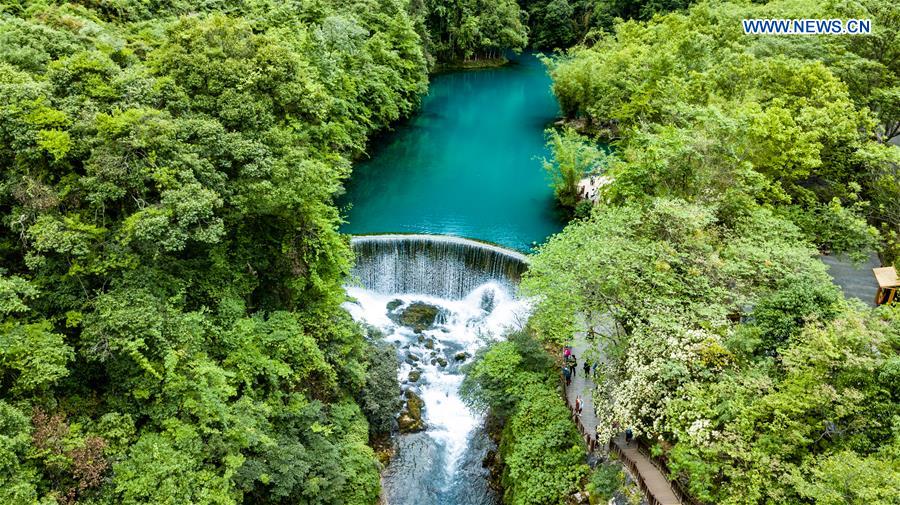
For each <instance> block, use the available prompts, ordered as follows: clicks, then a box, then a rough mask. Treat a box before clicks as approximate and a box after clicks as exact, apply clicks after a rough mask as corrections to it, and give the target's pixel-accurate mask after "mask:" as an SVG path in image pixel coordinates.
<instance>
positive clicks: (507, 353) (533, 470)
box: [461, 331, 589, 505]
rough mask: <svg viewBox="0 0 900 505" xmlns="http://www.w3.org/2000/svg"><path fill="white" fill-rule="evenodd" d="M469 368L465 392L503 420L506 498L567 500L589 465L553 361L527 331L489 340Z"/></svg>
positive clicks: (523, 501)
mask: <svg viewBox="0 0 900 505" xmlns="http://www.w3.org/2000/svg"><path fill="white" fill-rule="evenodd" d="M467 367H468V369H467V370H468V372H467V374H466V378H465V379H464V381H463V385H462V388H461V392H462V395H463V397H464V398H465V399H466V401H467V402H468V403H470V404H471V405H472V406H474V407H476V408H481V409H489V410H490V412H491V414H492V415H495V416H497V417H498V418H499V419H500V420H501V422H503V423H504V427H503V434H502V436H501V439H500V457H501V459H502V462H503V475H502V483H503V487H504V501H505V502H506V503H515V504H535V505H536V504H544V503H559V504H562V503H566V500H567V498H568V497H569V496H570V495H571V494H572V493H573V492H575V491H576V490H578V489H579V488H580V486H581V481H582V480H583V478H584V477H585V476H586V475H587V474H588V472H589V469H588V467H587V465H585V464H584V447H582V443H581V441H580V438H579V436H578V432H577V431H576V429H575V425H574V424H573V423H572V421H571V419H570V413H569V409H568V407H567V406H566V405H565V403H564V402H563V400H562V398H561V397H560V395H559V392H558V391H557V384H558V375H557V373H556V368H555V366H554V364H553V360H552V359H551V358H550V356H548V354H547V352H546V351H545V350H544V349H543V348H542V347H541V345H540V343H538V342H537V341H536V340H535V339H534V337H533V336H532V335H530V334H529V333H528V332H527V331H525V332H519V333H512V334H510V335H509V336H508V338H507V340H506V341H502V342H496V343H494V344H491V345H490V346H489V347H488V348H487V349H485V350H482V351H480V352H479V355H478V356H476V358H475V360H474V361H473V362H472V363H471V364H469V365H467Z"/></svg>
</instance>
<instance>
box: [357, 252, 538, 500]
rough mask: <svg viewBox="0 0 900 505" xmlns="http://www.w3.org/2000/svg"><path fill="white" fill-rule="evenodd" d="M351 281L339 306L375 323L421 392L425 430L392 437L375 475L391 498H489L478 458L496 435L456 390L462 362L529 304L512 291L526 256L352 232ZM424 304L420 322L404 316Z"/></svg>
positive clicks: (407, 381) (407, 383)
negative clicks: (423, 323) (426, 318)
mask: <svg viewBox="0 0 900 505" xmlns="http://www.w3.org/2000/svg"><path fill="white" fill-rule="evenodd" d="M351 245H352V247H353V252H354V253H355V254H356V262H357V263H356V268H355V269H354V272H353V273H354V277H355V278H356V279H355V280H357V281H359V282H357V283H355V285H348V286H347V287H346V289H347V294H348V295H349V300H348V301H347V302H345V304H344V307H345V308H346V309H347V310H348V312H349V313H350V314H351V315H352V316H353V318H354V319H355V320H357V321H360V322H363V323H366V324H367V325H371V326H372V327H375V328H377V329H378V330H379V333H380V334H381V335H382V338H383V339H384V341H385V342H387V343H390V344H392V345H393V346H394V347H395V349H396V350H397V359H398V361H399V364H400V368H399V375H398V381H399V382H400V384H401V389H402V390H403V392H404V396H405V397H406V395H407V394H414V395H415V396H417V397H418V398H419V400H420V401H421V404H422V405H423V407H422V411H421V412H422V421H423V422H424V424H425V431H421V432H417V433H403V434H401V435H398V436H397V438H396V439H395V444H396V446H395V447H396V453H395V455H394V457H393V458H392V460H391V462H390V464H389V465H388V467H387V469H386V470H385V471H384V473H383V475H382V485H383V488H382V490H383V499H384V501H385V503H390V504H391V505H419V504H422V503H428V504H433V505H496V504H497V503H499V501H500V500H499V497H498V496H496V493H495V492H494V491H493V490H492V489H491V488H490V485H489V483H488V477H489V470H488V469H487V468H484V466H483V465H482V461H483V460H484V458H485V456H486V454H487V451H488V450H489V449H491V448H492V447H493V445H492V444H493V443H492V442H491V440H490V439H489V438H488V436H487V434H486V433H485V432H484V430H483V429H482V425H483V423H484V419H483V417H482V415H481V413H479V412H474V411H472V410H471V409H470V408H469V407H468V406H467V405H466V404H465V402H463V399H462V398H461V397H460V394H459V388H460V385H461V383H462V381H463V378H464V375H463V370H464V368H463V367H464V366H465V364H466V363H469V362H471V358H472V357H473V356H475V355H476V353H477V352H478V350H479V349H480V348H481V347H483V346H484V345H485V344H486V343H487V342H490V341H494V340H497V339H502V338H503V336H504V335H505V334H506V333H507V332H508V331H510V330H515V329H519V328H521V327H522V325H523V324H524V322H525V321H527V319H528V315H529V313H530V311H531V307H530V304H529V303H528V301H526V300H520V299H518V298H517V297H516V295H515V284H516V283H518V281H519V279H520V277H521V275H522V272H523V271H524V270H525V266H526V263H525V257H524V256H523V255H522V254H519V253H517V252H514V251H510V250H507V249H503V248H501V247H497V246H494V245H490V244H484V243H481V242H476V241H474V240H467V239H461V238H454V237H447V236H436V235H373V236H357V237H353V239H352V241H351ZM414 305H417V306H422V305H427V306H430V307H431V308H432V309H433V310H434V311H435V313H436V314H438V316H432V317H434V319H433V322H429V323H428V324H427V327H425V328H419V327H415V326H410V325H409V324H404V323H403V322H402V317H401V316H402V315H403V314H404V312H405V311H406V310H408V309H409V308H410V307H412V306H414Z"/></svg>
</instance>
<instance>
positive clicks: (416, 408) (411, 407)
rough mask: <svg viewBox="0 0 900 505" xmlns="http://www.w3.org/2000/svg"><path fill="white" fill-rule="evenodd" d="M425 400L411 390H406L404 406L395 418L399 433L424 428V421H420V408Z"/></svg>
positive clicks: (423, 405) (412, 431)
mask: <svg viewBox="0 0 900 505" xmlns="http://www.w3.org/2000/svg"><path fill="white" fill-rule="evenodd" d="M423 407H425V402H424V401H422V399H421V398H419V395H417V394H416V393H415V392H413V391H412V390H409V389H407V390H406V408H404V409H403V412H401V413H400V417H399V418H397V424H398V425H399V427H400V433H414V432H416V431H422V430H424V429H425V422H424V421H422V409H423Z"/></svg>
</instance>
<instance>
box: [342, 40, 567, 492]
mask: <svg viewBox="0 0 900 505" xmlns="http://www.w3.org/2000/svg"><path fill="white" fill-rule="evenodd" d="M550 85H551V81H550V77H549V76H548V75H547V72H546V69H545V67H544V65H543V64H542V63H541V61H540V59H539V58H538V56H537V55H535V54H522V55H517V56H513V57H512V61H511V63H510V64H509V65H506V66H503V67H500V68H493V69H486V70H477V71H464V72H449V73H443V74H439V75H436V76H433V78H432V80H431V83H430V85H429V92H428V95H427V96H426V97H425V98H424V99H423V100H422V104H421V108H420V110H419V112H418V113H417V114H416V115H415V116H413V117H412V118H410V120H409V121H407V122H404V123H402V124H399V125H397V128H396V130H394V131H393V132H391V133H388V134H385V135H384V136H382V137H381V138H380V139H379V140H378V141H377V142H376V144H375V145H373V148H372V150H371V153H372V158H371V159H369V160H365V161H363V162H361V163H358V164H356V165H355V166H354V168H353V177H352V178H351V179H350V180H349V181H348V183H347V188H346V189H347V191H346V194H345V195H343V197H342V198H341V200H340V201H339V204H340V205H341V206H342V208H343V209H345V212H346V223H345V224H344V225H343V226H342V227H341V230H342V231H343V232H344V233H348V234H352V235H354V237H353V239H352V242H351V246H352V248H353V252H354V254H355V256H356V266H355V268H354V270H353V273H352V274H353V275H352V277H353V279H351V280H350V282H349V283H348V286H347V292H348V294H349V295H350V297H351V298H352V299H354V300H355V301H353V302H348V303H347V304H346V305H345V306H346V307H347V310H348V311H350V313H351V314H352V315H353V317H354V318H355V319H357V320H358V321H362V322H365V323H368V324H371V325H373V326H375V327H377V328H379V329H380V330H381V332H382V333H383V334H384V338H385V339H386V340H387V341H388V342H390V343H392V344H393V345H394V346H395V347H396V348H397V357H398V359H399V361H400V363H401V369H400V373H399V380H400V382H401V384H402V387H403V389H404V392H405V391H406V390H410V391H412V393H414V394H416V395H418V396H419V397H420V398H421V400H422V403H423V405H424V409H423V420H424V423H425V430H424V431H420V432H418V433H408V434H403V435H400V436H398V437H397V440H396V442H397V453H396V455H395V456H394V458H393V459H392V461H391V463H390V465H388V467H387V469H386V470H385V472H384V474H383V476H382V481H383V498H384V501H385V502H386V503H387V505H424V504H429V505H494V504H496V503H499V499H498V497H497V496H496V495H495V493H494V492H493V491H491V489H490V487H489V485H488V474H489V471H488V469H486V468H484V467H483V465H482V461H483V459H484V456H485V455H486V452H487V451H488V450H489V449H490V447H491V441H490V440H489V439H488V437H487V436H486V435H485V433H484V431H483V419H482V418H481V416H480V415H479V414H478V413H475V412H472V411H471V410H469V408H467V407H466V405H465V404H464V403H463V401H462V399H461V398H460V395H459V387H460V384H461V383H462V380H463V375H462V370H461V368H462V367H463V366H464V365H465V364H466V363H468V362H469V361H470V360H471V359H472V356H473V355H474V354H475V352H476V351H477V350H478V349H479V348H481V347H483V346H484V345H485V344H486V343H487V342H489V341H490V340H492V339H498V338H502V337H503V335H504V334H505V333H506V330H507V329H509V328H515V327H521V326H522V325H524V323H525V321H526V319H527V317H528V314H529V310H530V309H529V305H528V303H527V302H526V301H524V300H519V299H517V298H516V296H515V286H516V284H517V283H518V281H519V278H520V276H521V275H522V273H523V271H524V270H525V266H526V265H525V258H524V257H523V255H522V254H521V253H522V252H528V251H530V250H531V249H532V247H533V246H534V245H535V244H538V243H542V242H543V241H544V240H545V239H546V238H547V237H548V236H550V235H552V234H553V233H556V232H558V231H559V230H561V229H562V227H563V223H564V219H563V216H562V215H561V214H560V213H559V212H558V210H557V208H556V207H555V204H554V198H553V189H552V188H551V187H550V180H549V178H548V176H547V174H546V172H545V171H544V169H543V168H542V166H541V162H540V160H541V158H546V157H548V156H549V154H550V153H549V151H548V149H547V147H546V145H545V142H546V138H545V136H544V129H545V128H546V127H547V126H548V125H549V124H552V122H553V121H554V120H555V118H556V117H558V115H559V107H558V105H557V103H556V100H555V98H554V96H553V94H552V93H551V90H550ZM371 234H387V235H371ZM401 234H409V235H401ZM413 234H418V235H413ZM459 237H467V238H459ZM469 239H475V240H469ZM481 241H485V242H481ZM486 242H487V243H486ZM491 244H497V245H491ZM416 302H421V303H416ZM423 303H424V304H427V306H428V307H430V308H428V309H427V310H429V311H431V314H432V315H434V310H435V309H436V310H437V317H436V318H435V319H434V321H433V322H430V324H429V326H428V327H427V328H418V329H419V330H420V332H419V333H416V331H415V329H414V328H411V327H409V326H404V325H403V324H400V322H401V321H400V320H402V318H403V314H404V311H406V310H407V309H409V308H410V307H411V306H412V307H414V308H419V309H420V308H421V307H423V306H424V305H423ZM457 357H459V359H457ZM411 372H412V373H413V375H412V377H411V376H410V373H411ZM416 404H418V402H416Z"/></svg>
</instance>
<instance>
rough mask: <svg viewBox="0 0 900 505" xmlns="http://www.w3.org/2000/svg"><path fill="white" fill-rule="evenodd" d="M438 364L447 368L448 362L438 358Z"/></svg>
mask: <svg viewBox="0 0 900 505" xmlns="http://www.w3.org/2000/svg"><path fill="white" fill-rule="evenodd" d="M437 364H438V365H441V366H447V360H445V359H444V358H441V357H438V358H437Z"/></svg>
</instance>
